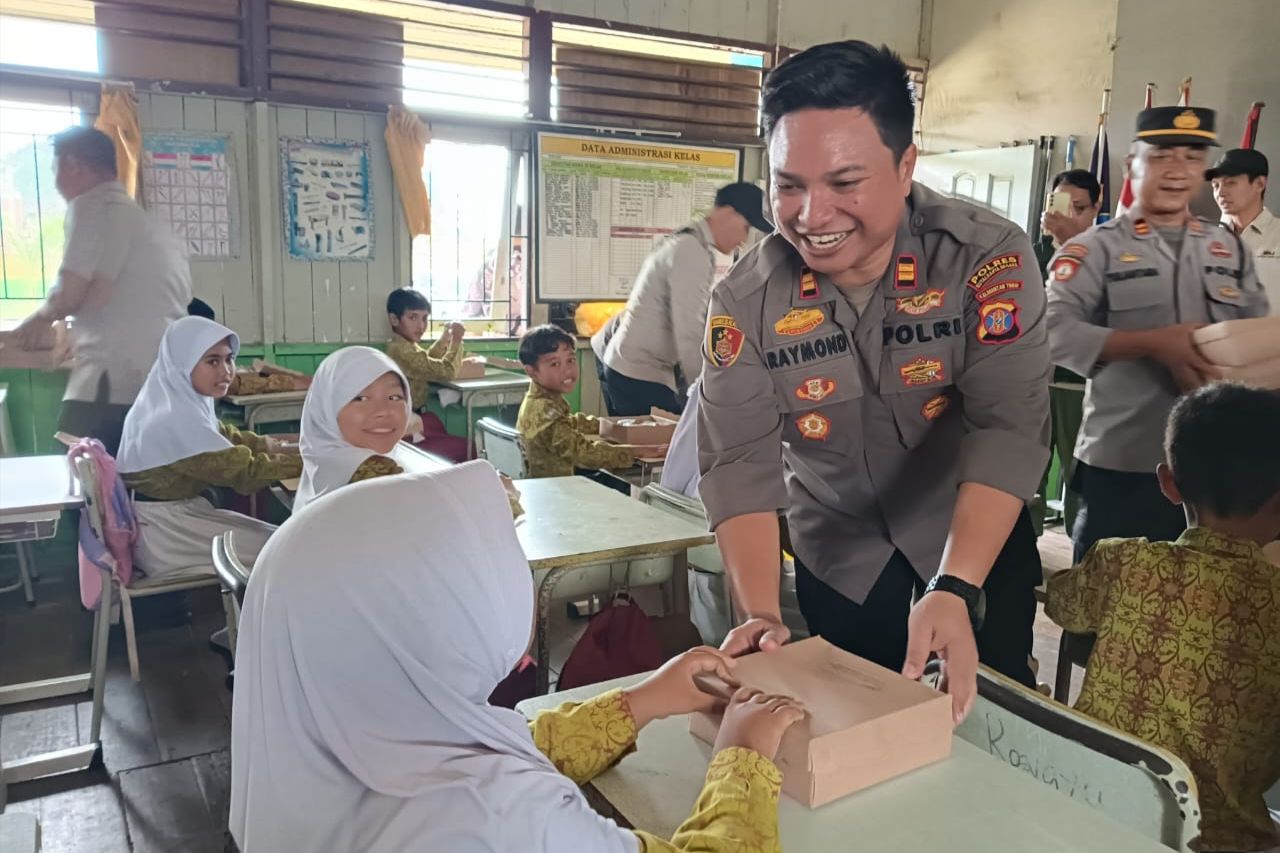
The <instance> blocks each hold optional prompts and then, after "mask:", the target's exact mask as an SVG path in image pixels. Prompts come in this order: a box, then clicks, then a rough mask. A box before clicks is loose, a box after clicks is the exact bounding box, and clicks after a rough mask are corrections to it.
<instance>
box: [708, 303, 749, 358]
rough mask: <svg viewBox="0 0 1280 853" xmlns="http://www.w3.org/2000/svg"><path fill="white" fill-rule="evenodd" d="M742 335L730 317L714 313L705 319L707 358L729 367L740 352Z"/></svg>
mask: <svg viewBox="0 0 1280 853" xmlns="http://www.w3.org/2000/svg"><path fill="white" fill-rule="evenodd" d="M742 342H743V335H742V330H741V329H739V328H738V324H737V323H735V322H734V321H733V318H732V317H728V316H725V315H724V314H716V315H715V316H713V317H710V318H709V319H708V320H707V360H708V361H710V362H711V363H712V364H714V365H715V366H716V367H729V366H731V365H732V364H733V363H734V362H735V361H737V360H738V356H739V355H741V354H742Z"/></svg>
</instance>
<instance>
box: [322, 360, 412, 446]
mask: <svg viewBox="0 0 1280 853" xmlns="http://www.w3.org/2000/svg"><path fill="white" fill-rule="evenodd" d="M405 386H406V383H405V380H404V375H403V374H402V373H401V372H400V370H399V368H397V367H396V365H395V362H393V361H391V359H389V358H388V357H387V356H386V354H385V353H381V352H379V351H378V350H375V349H373V348H372V347H345V348H343V349H340V350H338V351H337V352H335V353H333V354H332V355H330V356H329V357H328V358H326V359H325V360H324V361H323V362H321V364H320V367H319V368H318V369H317V370H316V375H315V378H314V379H313V380H312V383H311V388H310V389H309V390H308V392H307V401H306V403H305V404H304V406H303V412H302V436H301V441H302V448H301V449H302V452H303V455H304V456H307V455H310V454H311V453H313V452H318V453H323V452H324V447H325V446H326V444H325V443H326V442H328V443H333V444H340V443H345V444H348V445H351V446H353V447H358V448H363V449H365V450H371V451H373V452H374V453H377V454H379V455H381V456H386V455H388V454H390V453H391V451H392V450H393V449H394V448H395V446H396V442H398V441H399V440H400V439H401V438H403V437H404V434H405V430H406V429H407V428H408V425H409V415H410V412H409V395H408V392H407V390H406V387H405Z"/></svg>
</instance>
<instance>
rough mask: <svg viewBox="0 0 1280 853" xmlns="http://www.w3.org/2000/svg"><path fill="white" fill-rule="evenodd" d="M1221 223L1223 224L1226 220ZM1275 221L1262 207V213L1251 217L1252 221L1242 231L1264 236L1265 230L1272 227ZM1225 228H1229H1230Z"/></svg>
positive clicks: (1270, 213)
mask: <svg viewBox="0 0 1280 853" xmlns="http://www.w3.org/2000/svg"><path fill="white" fill-rule="evenodd" d="M1223 221H1224V222H1225V221H1226V220H1223ZM1276 221H1277V220H1276V215H1275V214H1274V213H1272V212H1271V211H1269V210H1267V209H1266V207H1263V208H1262V212H1261V213H1259V214H1258V215H1257V216H1255V217H1253V221H1252V222H1250V223H1249V224H1248V225H1246V226H1245V227H1244V230H1245V231H1252V232H1253V233H1255V234H1266V233H1267V229H1268V228H1271V227H1273V225H1274V224H1275V222H1276ZM1227 227H1228V228H1229V227H1230V226H1227Z"/></svg>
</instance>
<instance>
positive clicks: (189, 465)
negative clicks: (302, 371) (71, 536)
mask: <svg viewBox="0 0 1280 853" xmlns="http://www.w3.org/2000/svg"><path fill="white" fill-rule="evenodd" d="M218 428H219V430H220V431H221V432H222V434H223V436H225V437H226V439H227V441H229V442H231V444H232V446H231V447H228V448H227V449H226V450H214V451H210V452H209V453H198V454H196V455H195V456H189V457H187V458H186V459H179V460H178V461H177V462H171V463H169V464H168V465H160V466H158V467H156V468H148V469H147V470H145V471H135V472H133V473H131V474H121V475H120V479H121V480H123V481H124V484H125V486H126V487H127V488H128V489H129V490H131V491H135V492H138V493H140V494H142V495H144V496H145V497H148V498H151V499H152V500H157V501H181V500H186V499H188V498H194V497H196V496H197V495H199V494H200V493H201V492H203V491H204V490H205V489H207V488H208V487H210V486H225V487H227V488H230V489H233V490H235V491H236V492H238V493H240V494H242V495H251V494H253V493H254V492H257V491H259V490H261V489H265V488H267V487H268V486H270V485H271V484H272V483H276V482H278V481H280V480H288V479H290V478H292V477H298V476H301V474H302V457H301V456H299V455H298V454H296V453H270V452H268V451H267V440H266V437H265V436H261V435H257V434H255V433H252V432H249V431H248V430H239V429H236V428H235V427H233V426H231V425H230V424H219V425H218Z"/></svg>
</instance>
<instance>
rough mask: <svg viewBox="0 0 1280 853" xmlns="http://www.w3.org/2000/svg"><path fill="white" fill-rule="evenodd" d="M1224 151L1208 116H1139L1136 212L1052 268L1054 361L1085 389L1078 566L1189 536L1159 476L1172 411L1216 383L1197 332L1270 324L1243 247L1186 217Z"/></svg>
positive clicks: (1176, 110) (1077, 245)
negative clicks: (1096, 546) (1210, 162)
mask: <svg viewBox="0 0 1280 853" xmlns="http://www.w3.org/2000/svg"><path fill="white" fill-rule="evenodd" d="M1216 144H1217V135H1216V133H1215V132H1214V113H1213V110H1208V109H1203V108H1198V107H1155V108H1153V109H1148V110H1143V111H1142V112H1141V113H1139V114H1138V122H1137V135H1136V138H1135V141H1134V145H1133V148H1132V150H1131V152H1130V154H1129V157H1128V159H1127V161H1126V162H1127V164H1128V166H1129V173H1130V177H1131V179H1132V181H1133V188H1134V193H1135V195H1136V197H1137V202H1136V203H1135V205H1134V206H1133V207H1132V208H1131V209H1130V210H1129V211H1128V213H1126V214H1125V215H1124V216H1121V217H1118V218H1116V219H1113V220H1111V221H1109V222H1106V223H1104V224H1102V225H1098V226H1095V227H1094V228H1092V229H1090V230H1089V231H1087V232H1085V233H1084V234H1082V235H1080V236H1079V237H1076V238H1075V239H1074V240H1071V241H1070V242H1068V243H1067V244H1066V245H1064V246H1063V247H1062V249H1061V250H1059V251H1058V253H1057V255H1055V256H1054V259H1053V260H1052V261H1051V262H1050V267H1049V308H1048V317H1049V340H1050V343H1051V345H1052V350H1053V360H1054V361H1055V362H1056V363H1058V364H1060V365H1062V366H1063V367H1066V368H1069V369H1071V370H1074V371H1076V372H1077V373H1079V374H1081V375H1082V376H1086V377H1088V378H1089V385H1088V388H1087V390H1086V391H1085V403H1084V421H1083V423H1082V424H1081V426H1080V433H1079V437H1078V439H1077V441H1076V448H1075V466H1074V473H1073V474H1072V485H1073V488H1074V489H1075V490H1076V492H1077V493H1078V494H1079V495H1080V496H1081V509H1080V512H1079V513H1078V514H1077V515H1076V521H1075V527H1074V529H1073V531H1072V536H1071V538H1072V540H1073V544H1074V549H1075V559H1076V561H1077V562H1078V561H1080V560H1081V559H1083V557H1084V555H1085V553H1087V551H1088V550H1089V548H1090V547H1091V546H1092V545H1093V543H1095V542H1097V541H1098V540H1099V539H1103V538H1107V537H1113V536H1124V537H1133V536H1145V537H1146V538H1148V539H1151V540H1171V539H1176V538H1178V536H1179V535H1181V533H1182V531H1183V530H1184V529H1185V528H1186V519H1185V517H1184V515H1183V511H1182V508H1181V507H1179V506H1175V505H1173V504H1171V503H1169V501H1168V500H1166V499H1165V497H1164V496H1163V494H1161V492H1160V486H1159V483H1158V482H1157V480H1156V473H1155V470H1156V466H1157V465H1159V464H1160V463H1161V462H1163V461H1164V449H1163V443H1164V429H1165V421H1166V419H1167V418H1168V416H1169V411H1170V410H1171V409H1172V408H1173V403H1174V401H1175V400H1176V399H1177V398H1178V395H1179V394H1180V393H1181V392H1184V391H1188V390H1191V389H1193V388H1196V387H1198V386H1200V385H1202V384H1204V383H1205V382H1208V381H1210V380H1212V379H1214V378H1215V377H1216V376H1217V371H1216V369H1215V368H1214V367H1213V365H1211V364H1209V363H1208V362H1207V361H1206V360H1205V359H1204V357H1203V356H1202V355H1201V354H1200V353H1199V351H1198V350H1197V349H1196V348H1195V346H1194V344H1193V343H1192V340H1191V333H1192V331H1194V330H1195V329H1196V328H1198V327H1200V326H1203V325H1205V324H1208V323H1216V322H1219V321H1221V320H1235V319H1239V318H1243V317H1260V316H1263V315H1265V314H1266V313H1267V299H1266V295H1265V293H1264V292H1263V290H1262V287H1261V285H1260V284H1259V283H1258V279H1257V276H1256V275H1255V273H1254V266H1253V259H1252V257H1251V256H1250V254H1249V251H1248V248H1247V247H1245V246H1244V245H1243V244H1242V243H1241V241H1240V239H1239V238H1238V237H1236V236H1235V235H1234V234H1232V233H1231V232H1229V231H1227V230H1225V229H1222V228H1219V227H1218V224H1217V223H1215V222H1211V221H1209V220H1207V219H1200V218H1198V217H1196V216H1193V215H1192V214H1191V209H1190V204H1191V200H1192V199H1193V198H1195V196H1196V194H1197V193H1198V192H1199V191H1200V189H1201V187H1202V185H1203V184H1204V181H1205V161H1206V158H1207V156H1208V149H1209V146H1211V145H1216Z"/></svg>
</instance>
